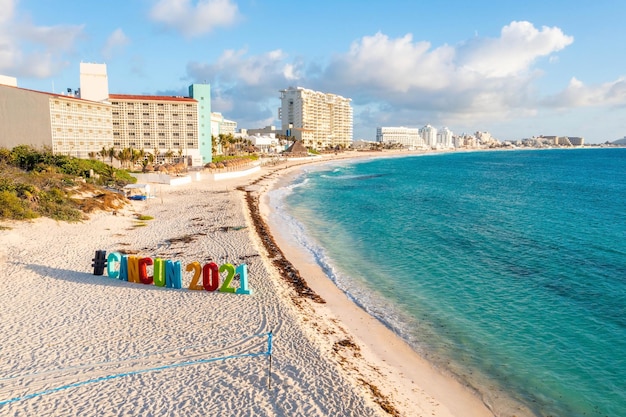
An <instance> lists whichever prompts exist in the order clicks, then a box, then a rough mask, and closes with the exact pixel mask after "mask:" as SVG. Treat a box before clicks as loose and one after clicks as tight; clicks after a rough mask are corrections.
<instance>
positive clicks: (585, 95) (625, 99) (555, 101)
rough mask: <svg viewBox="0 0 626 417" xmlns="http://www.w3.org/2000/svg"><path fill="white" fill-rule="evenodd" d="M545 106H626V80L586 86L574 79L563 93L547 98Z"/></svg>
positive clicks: (619, 79)
mask: <svg viewBox="0 0 626 417" xmlns="http://www.w3.org/2000/svg"><path fill="white" fill-rule="evenodd" d="M544 104H545V105H546V106H549V107H556V108H572V107H591V106H607V105H608V106H624V105H626V78H624V77H620V78H618V79H617V80H615V81H611V82H607V83H602V84H598V85H594V86H586V85H585V84H583V82H582V81H580V80H578V79H576V78H575V77H574V78H572V79H571V80H570V82H569V85H568V86H567V88H566V89H565V90H563V91H562V92H560V93H558V94H556V95H554V96H551V97H547V98H546V99H545V100H544Z"/></svg>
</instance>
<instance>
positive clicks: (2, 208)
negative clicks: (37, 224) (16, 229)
mask: <svg viewBox="0 0 626 417" xmlns="http://www.w3.org/2000/svg"><path fill="white" fill-rule="evenodd" d="M36 217H38V215H37V213H35V212H34V211H32V210H31V209H30V208H29V207H28V203H27V202H26V201H24V200H22V199H20V198H19V197H18V196H17V195H16V194H15V193H12V192H10V191H6V190H4V191H0V218H5V219H13V220H24V219H34V218H36Z"/></svg>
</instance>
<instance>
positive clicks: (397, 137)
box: [376, 126, 425, 149]
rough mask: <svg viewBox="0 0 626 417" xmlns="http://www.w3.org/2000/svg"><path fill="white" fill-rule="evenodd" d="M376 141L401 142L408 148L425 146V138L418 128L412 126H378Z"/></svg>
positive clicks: (384, 142) (400, 143)
mask: <svg viewBox="0 0 626 417" xmlns="http://www.w3.org/2000/svg"><path fill="white" fill-rule="evenodd" d="M376 142H379V143H383V144H386V143H388V144H399V145H402V146H404V147H406V148H408V149H419V148H424V147H425V144H424V139H422V137H421V136H420V131H419V129H417V128H411V127H404V126H401V127H377V128H376Z"/></svg>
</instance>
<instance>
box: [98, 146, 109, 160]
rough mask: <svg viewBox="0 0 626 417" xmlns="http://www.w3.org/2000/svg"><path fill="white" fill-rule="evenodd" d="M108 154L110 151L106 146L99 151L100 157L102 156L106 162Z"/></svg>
mask: <svg viewBox="0 0 626 417" xmlns="http://www.w3.org/2000/svg"><path fill="white" fill-rule="evenodd" d="M108 154H109V153H108V151H107V148H105V147H104V146H103V147H102V149H100V152H98V155H100V157H101V158H102V162H104V160H105V159H106V157H107V155H108Z"/></svg>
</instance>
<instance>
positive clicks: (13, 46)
mask: <svg viewBox="0 0 626 417" xmlns="http://www.w3.org/2000/svg"><path fill="white" fill-rule="evenodd" d="M16 5H17V1H16V0H0V23H1V24H0V72H1V73H4V74H10V75H13V76H17V77H35V78H46V77H50V76H52V75H54V74H56V73H58V72H59V71H61V70H62V69H63V68H65V67H66V66H67V65H68V63H67V61H66V59H65V56H66V54H68V53H71V52H72V51H73V48H74V45H75V44H76V42H77V41H78V40H79V39H80V38H81V37H82V36H83V33H84V26H83V25H57V26H37V25H36V24H34V23H33V22H31V21H30V20H29V19H27V18H22V19H20V18H19V16H18V14H17V13H16Z"/></svg>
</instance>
